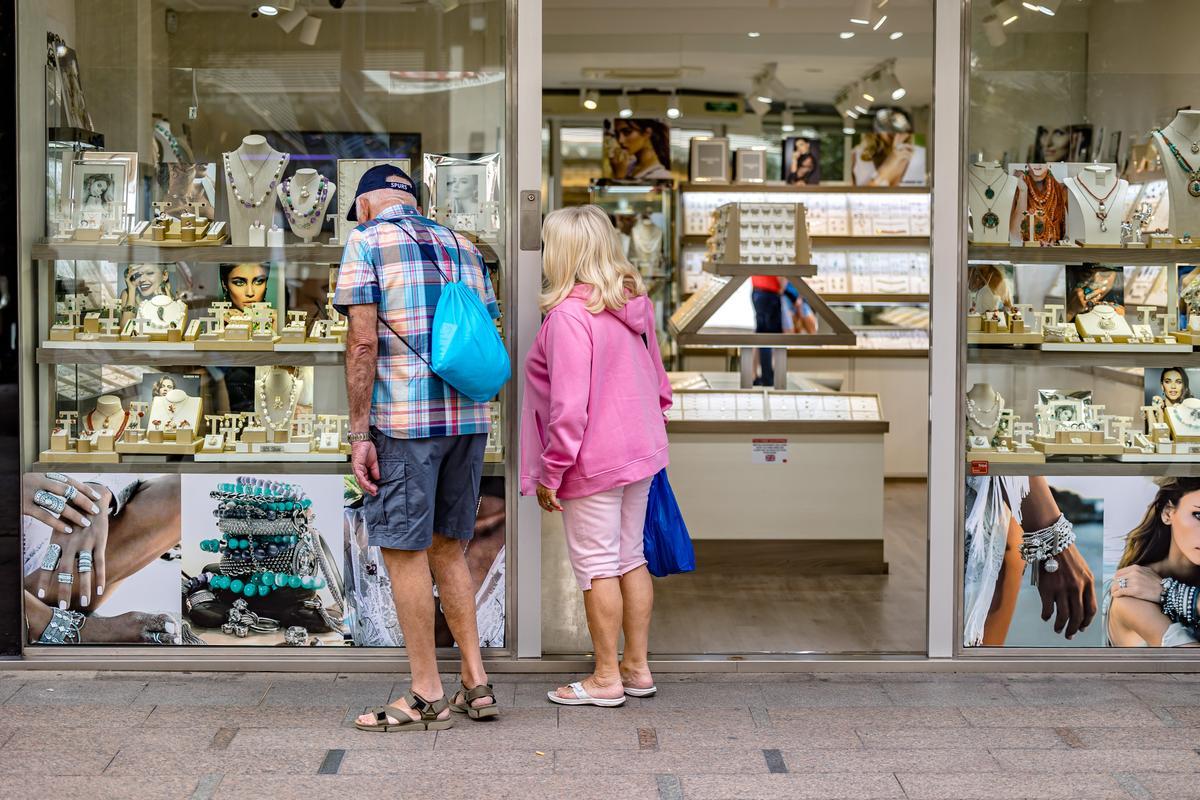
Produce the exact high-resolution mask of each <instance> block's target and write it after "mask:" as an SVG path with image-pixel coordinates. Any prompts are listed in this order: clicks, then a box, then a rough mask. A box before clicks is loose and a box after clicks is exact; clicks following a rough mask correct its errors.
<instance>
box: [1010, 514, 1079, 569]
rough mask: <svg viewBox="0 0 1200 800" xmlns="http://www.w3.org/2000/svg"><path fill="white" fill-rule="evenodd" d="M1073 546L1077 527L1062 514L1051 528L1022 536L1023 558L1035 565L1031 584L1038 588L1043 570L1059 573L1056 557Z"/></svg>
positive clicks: (1021, 548) (1021, 550)
mask: <svg viewBox="0 0 1200 800" xmlns="http://www.w3.org/2000/svg"><path fill="white" fill-rule="evenodd" d="M1073 544H1075V526H1074V525H1072V524H1071V521H1070V520H1069V519H1067V518H1066V516H1064V515H1062V514H1059V516H1058V519H1056V520H1055V521H1054V524H1053V525H1051V526H1050V527H1048V528H1042V529H1041V530H1040V531H1032V532H1030V533H1025V534H1022V536H1021V547H1020V552H1021V558H1022V559H1023V560H1024V561H1025V562H1026V563H1027V564H1032V565H1033V570H1032V574H1031V575H1030V576H1029V582H1030V583H1031V584H1032V585H1034V586H1037V585H1038V578H1039V576H1040V575H1041V573H1042V570H1043V569H1044V570H1045V571H1046V572H1057V571H1058V559H1057V558H1056V556H1058V555H1060V554H1061V553H1062V552H1063V551H1064V550H1066V549H1067V548H1068V547H1070V546H1071V545H1073Z"/></svg>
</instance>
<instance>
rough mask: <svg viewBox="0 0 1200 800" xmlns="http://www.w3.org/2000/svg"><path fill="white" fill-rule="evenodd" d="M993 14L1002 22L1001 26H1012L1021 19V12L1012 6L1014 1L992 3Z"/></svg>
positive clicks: (1002, 0) (997, 0)
mask: <svg viewBox="0 0 1200 800" xmlns="http://www.w3.org/2000/svg"><path fill="white" fill-rule="evenodd" d="M992 13H993V14H995V15H996V17H997V18H998V19H999V20H1000V24H1001V25H1005V26H1008V25H1012V24H1013V23H1014V22H1016V21H1017V20H1019V19H1020V18H1021V12H1020V11H1017V7H1016V6H1014V5H1013V4H1012V0H996V2H994V3H992Z"/></svg>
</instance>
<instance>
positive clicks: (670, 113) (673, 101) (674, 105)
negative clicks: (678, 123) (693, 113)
mask: <svg viewBox="0 0 1200 800" xmlns="http://www.w3.org/2000/svg"><path fill="white" fill-rule="evenodd" d="M682 116H683V112H682V111H680V110H679V96H678V95H677V94H675V93H674V92H671V96H670V97H668V98H667V119H679V118H680V117H682Z"/></svg>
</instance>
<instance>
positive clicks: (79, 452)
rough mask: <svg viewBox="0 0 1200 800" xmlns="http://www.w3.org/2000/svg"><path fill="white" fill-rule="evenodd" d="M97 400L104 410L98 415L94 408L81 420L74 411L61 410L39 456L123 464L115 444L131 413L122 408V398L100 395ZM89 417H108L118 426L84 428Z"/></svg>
mask: <svg viewBox="0 0 1200 800" xmlns="http://www.w3.org/2000/svg"><path fill="white" fill-rule="evenodd" d="M96 403H97V406H98V407H99V408H101V409H102V411H101V412H100V414H99V415H97V413H96V411H95V410H93V411H92V412H91V413H89V414H86V415H84V417H83V418H82V419H81V418H79V414H78V413H77V412H75V411H60V412H58V417H57V419H56V421H55V423H54V427H53V429H52V430H51V431H50V448H49V449H48V450H43V451H42V452H41V453H40V454H39V455H38V458H39V459H41V460H42V461H53V462H59V463H64V464H117V463H120V461H121V456H120V455H118V453H117V451H116V449H115V445H116V440H117V436H118V435H119V434H118V431H124V430H125V429H127V427H128V422H129V415H128V413H127V412H124V411H123V410H122V409H121V399H120V398H119V397H114V396H113V395H103V396H101V397H99V398H97V400H96ZM88 417H91V418H92V419H93V421H96V422H99V421H102V420H103V419H105V418H108V419H109V420H110V424H111V425H112V426H115V427H105V428H102V429H100V430H93V429H90V428H86V429H85V427H84V426H85V425H86V424H87V422H86V420H87V418H88ZM77 425H78V428H76V426H77ZM73 429H77V430H78V435H75V436H73V435H72V434H71V431H72V430H73Z"/></svg>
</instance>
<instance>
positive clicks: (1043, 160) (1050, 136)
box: [1030, 125, 1071, 164]
mask: <svg viewBox="0 0 1200 800" xmlns="http://www.w3.org/2000/svg"><path fill="white" fill-rule="evenodd" d="M1070 155H1071V127H1070V126H1068V125H1061V126H1059V127H1055V128H1048V127H1046V126H1044V125H1039V126H1038V128H1037V133H1036V134H1035V135H1034V139H1033V158H1031V159H1030V163H1033V164H1054V163H1056V162H1059V161H1067V160H1068V159H1069V158H1070Z"/></svg>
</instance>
